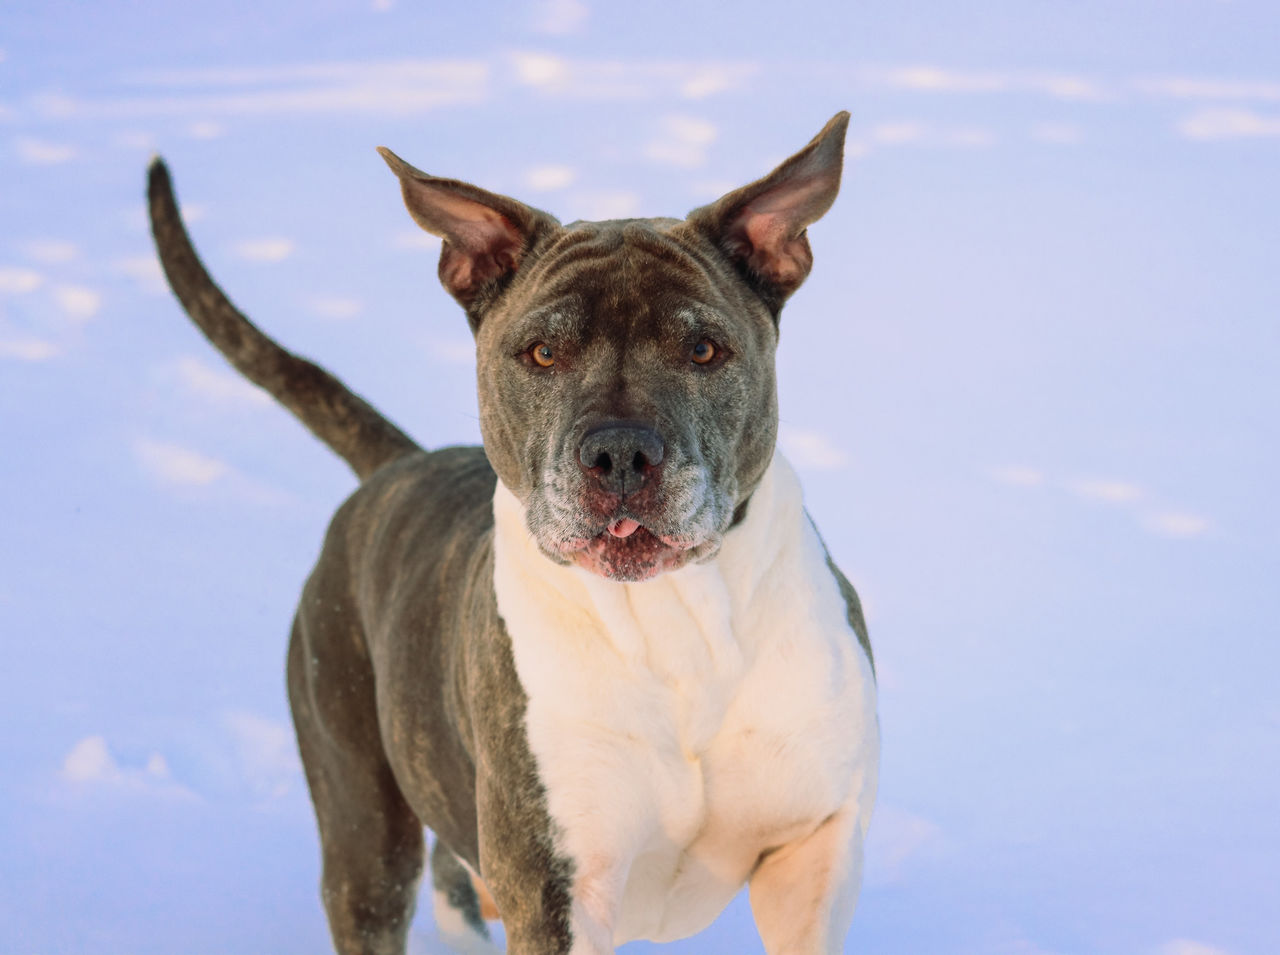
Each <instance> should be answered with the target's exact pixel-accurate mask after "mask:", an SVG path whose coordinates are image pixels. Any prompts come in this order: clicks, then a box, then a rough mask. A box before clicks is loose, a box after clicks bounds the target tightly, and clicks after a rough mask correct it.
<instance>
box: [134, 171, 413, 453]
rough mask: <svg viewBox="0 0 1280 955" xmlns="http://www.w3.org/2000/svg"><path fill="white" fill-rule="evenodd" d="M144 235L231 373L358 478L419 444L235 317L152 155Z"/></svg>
mask: <svg viewBox="0 0 1280 955" xmlns="http://www.w3.org/2000/svg"><path fill="white" fill-rule="evenodd" d="M147 202H148V205H149V207H150V210H151V232H152V235H154V236H155V240H156V251H158V252H159V253H160V264H161V265H162V266H164V274H165V276H166V277H167V278H168V279H169V287H170V288H172V289H173V293H174V294H175V295H176V296H178V301H179V302H181V303H182V307H183V308H184V309H186V311H187V314H188V315H190V316H191V318H192V320H193V321H194V322H195V323H196V325H198V326H199V327H200V330H201V331H202V332H204V334H205V337H206V338H208V339H209V341H211V342H213V344H214V346H215V347H216V348H217V349H218V351H220V352H222V354H223V355H225V356H226V357H227V360H228V361H230V362H231V364H232V365H234V366H235V368H236V370H237V371H239V372H240V373H241V374H242V375H244V376H245V377H246V378H248V379H249V380H250V381H252V382H253V383H254V384H255V385H258V386H260V387H262V388H265V389H266V390H267V391H268V392H270V393H271V394H272V395H273V396H274V397H275V399H276V400H277V401H279V402H280V403H281V404H282V405H284V406H285V407H286V408H288V409H289V410H290V411H292V412H293V413H294V414H295V415H297V417H298V419H299V420H300V421H301V422H302V423H303V424H305V425H306V426H307V427H308V428H309V429H310V430H311V433H312V434H314V435H315V436H316V437H317V438H319V439H320V440H321V441H323V442H324V443H325V444H327V445H328V446H329V447H331V448H332V449H333V450H334V451H336V452H337V453H338V454H339V455H341V456H342V458H343V460H345V461H346V462H347V464H349V465H351V468H352V470H354V471H355V472H356V474H358V475H359V476H360V477H361V478H366V477H368V476H369V475H370V474H372V473H373V472H374V471H376V470H378V468H380V467H382V465H384V464H386V463H387V462H388V461H392V460H394V459H396V458H398V457H400V456H402V455H404V454H408V453H409V452H411V451H416V450H419V448H418V445H417V444H416V443H415V442H414V440H413V439H412V438H410V437H409V436H408V435H407V434H405V433H404V432H403V431H401V430H400V429H399V428H397V427H396V426H395V425H393V424H392V423H391V422H390V421H388V420H387V419H386V418H384V417H383V416H382V415H380V414H379V413H378V412H377V411H375V410H374V409H373V407H372V406H370V405H369V404H368V403H367V402H366V401H365V400H364V399H363V398H361V397H360V396H359V395H356V394H354V393H353V392H352V391H351V390H350V389H348V388H347V386H346V385H344V384H343V383H342V382H340V381H339V380H338V379H337V378H335V377H333V375H331V374H329V373H328V372H327V371H325V370H324V369H323V368H321V367H320V366H319V365H316V364H313V363H312V362H309V361H307V360H306V359H305V358H299V357H298V356H297V355H294V354H292V353H291V352H288V351H286V350H285V349H284V348H282V347H281V346H280V345H278V344H277V343H276V342H274V341H272V340H271V339H270V338H268V337H267V336H266V335H264V334H263V333H262V332H261V331H259V330H258V328H257V327H256V326H255V325H254V324H253V323H252V322H250V321H249V320H248V319H247V318H245V317H244V315H242V314H241V313H240V312H239V310H237V309H236V307H235V306H234V305H232V304H231V302H230V300H229V299H228V298H227V297H226V295H224V294H223V292H222V289H220V288H218V286H217V285H215V284H214V281H213V279H212V278H210V277H209V273H208V272H207V271H205V267H204V265H203V264H201V262H200V258H199V256H197V255H196V250H195V248H194V247H193V246H192V244H191V237H190V236H188V235H187V230H186V226H184V225H183V223H182V215H181V214H180V213H179V212H178V203H177V201H176V200H175V199H174V197H173V185H172V183H171V182H170V179H169V170H168V168H167V167H166V166H165V164H164V160H162V159H161V158H160V157H159V156H157V157H156V158H155V159H154V160H152V162H151V168H150V170H149V171H148V176H147Z"/></svg>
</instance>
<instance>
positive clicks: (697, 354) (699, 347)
mask: <svg viewBox="0 0 1280 955" xmlns="http://www.w3.org/2000/svg"><path fill="white" fill-rule="evenodd" d="M715 357H716V346H715V345H713V344H711V342H709V341H706V340H705V339H704V340H703V341H700V342H698V344H696V345H694V346H693V363H694V364H695V365H707V364H710V362H711V359H713V358H715Z"/></svg>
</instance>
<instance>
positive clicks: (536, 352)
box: [529, 342, 556, 368]
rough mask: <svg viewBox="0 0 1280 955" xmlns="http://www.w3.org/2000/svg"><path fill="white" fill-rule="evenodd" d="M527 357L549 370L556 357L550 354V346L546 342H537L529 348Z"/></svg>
mask: <svg viewBox="0 0 1280 955" xmlns="http://www.w3.org/2000/svg"><path fill="white" fill-rule="evenodd" d="M529 356H530V357H531V358H532V359H533V360H534V361H535V362H536V363H537V364H538V365H539V366H541V367H542V368H550V367H551V366H552V365H554V364H555V363H556V356H555V355H554V354H552V351H551V346H550V345H548V344H547V343H546V342H538V344H536V345H534V346H533V347H532V348H530V349H529Z"/></svg>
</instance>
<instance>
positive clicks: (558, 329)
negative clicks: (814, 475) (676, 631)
mask: <svg viewBox="0 0 1280 955" xmlns="http://www.w3.org/2000/svg"><path fill="white" fill-rule="evenodd" d="M848 119H849V116H848V114H847V113H840V114H839V115H837V116H836V117H834V118H833V119H832V120H831V122H829V123H828V124H827V125H826V127H825V128H824V129H823V130H822V132H820V133H819V134H818V135H817V136H816V137H815V138H814V139H813V141H812V142H810V143H809V145H807V146H806V147H805V148H804V149H802V150H800V152H798V153H796V154H795V155H794V156H792V157H791V158H790V159H788V160H787V161H786V162H784V163H783V164H782V165H781V166H779V167H778V168H777V169H775V170H774V171H773V172H772V173H770V174H769V175H768V176H765V177H764V178H763V179H760V180H758V181H756V182H753V183H751V184H750V185H747V186H744V187H742V188H741V189H737V190H734V191H733V192H730V193H729V194H728V195H726V196H724V197H722V198H721V199H719V200H717V201H716V202H713V203H712V204H711V205H708V206H703V207H702V208H700V209H696V210H694V211H693V212H692V213H690V214H689V216H688V218H687V219H683V220H680V219H623V220H616V221H609V222H575V223H571V224H570V225H567V226H562V225H561V224H560V223H559V222H557V221H556V220H555V219H554V218H552V217H551V216H550V215H548V214H547V213H545V212H541V211H539V210H537V209H533V208H531V207H529V206H526V205H524V204H523V203H520V202H517V201H516V200H514V199H509V198H507V197H505V196H499V195H495V194H493V193H489V192H485V191H483V190H481V189H477V188H476V187H475V186H472V185H468V184H467V183H464V182H458V181H457V180H452V179H440V178H437V177H435V176H429V175H427V174H426V173H423V172H420V171H418V170H417V169H414V168H413V167H412V166H410V165H409V164H408V163H405V162H404V161H403V160H401V159H400V158H399V157H397V156H396V155H395V154H393V153H392V152H390V151H389V150H386V149H383V150H380V151H381V153H382V156H383V158H384V159H385V160H386V161H387V164H388V165H390V166H391V168H392V170H393V171H394V172H395V173H396V175H397V176H398V177H399V179H400V184H401V188H402V190H403V192H404V199H405V204H406V205H407V206H408V207H409V212H410V214H411V215H412V216H413V218H414V220H415V221H416V222H417V223H418V224H419V225H420V226H422V228H424V229H426V230H427V231H428V232H430V233H432V234H433V235H437V236H440V237H441V239H442V240H443V247H442V251H441V255H440V269H439V271H440V280H441V282H442V283H443V284H444V286H445V288H446V289H447V290H448V291H449V292H450V294H452V295H453V296H454V298H456V299H457V300H458V301H459V302H460V303H461V304H462V306H463V308H464V309H465V310H466V312H467V319H468V321H469V322H470V324H471V329H472V331H473V332H474V333H475V336H476V342H477V371H478V377H479V385H480V426H481V431H482V432H483V434H484V446H485V451H486V453H487V454H488V456H489V460H490V462H491V463H492V464H493V467H494V470H495V471H496V472H497V473H498V477H499V478H500V479H501V480H502V482H503V483H504V484H505V485H506V486H507V487H508V488H510V489H511V491H512V492H514V493H515V495H516V496H517V497H518V498H519V499H520V500H521V501H522V502H523V504H524V505H525V509H526V513H527V516H528V524H529V531H530V532H531V533H532V534H533V535H534V537H535V539H536V540H537V542H538V545H539V547H540V549H541V550H542V552H543V553H545V554H546V555H547V556H548V557H550V558H551V559H552V560H555V561H558V562H561V563H566V564H568V563H575V564H578V565H579V566H581V567H584V568H586V569H588V570H590V571H592V572H594V573H597V574H600V575H602V576H604V577H608V578H611V579H614V580H620V581H637V580H645V579H647V578H649V577H652V576H654V575H656V574H659V573H662V572H664V571H667V570H673V569H675V568H677V567H680V566H683V565H684V564H685V563H687V562H689V561H696V560H702V559H706V558H709V557H711V556H713V555H714V554H715V553H716V552H717V551H718V550H719V548H720V543H721V541H722V540H723V537H724V534H725V532H726V531H727V530H728V529H729V527H730V526H731V525H732V524H733V522H734V520H735V514H738V513H739V512H740V509H741V508H743V507H745V506H746V501H747V499H748V497H749V496H750V495H751V492H752V491H753V490H754V489H755V487H756V485H757V483H758V482H759V481H760V478H761V476H762V475H763V474H764V471H765V469H766V468H767V467H768V464H769V461H770V459H771V458H772V456H773V448H774V442H775V440H776V437H777V420H778V410H777V398H776V390H775V385H774V350H775V347H776V345H777V339H778V316H779V312H780V311H781V308H782V305H783V303H784V302H785V301H786V299H787V297H788V296H789V295H790V294H791V293H792V292H794V291H795V290H796V289H797V288H798V287H799V285H800V283H801V282H803V281H804V279H805V277H806V276H807V275H808V273H809V267H810V265H811V263H812V260H813V257H812V254H811V253H810V251H809V243H808V240H807V239H806V238H805V229H806V228H807V227H808V226H809V224H810V223H812V222H815V221H817V220H818V219H819V218H820V217H821V216H822V215H823V214H824V213H825V212H826V211H827V209H829V208H830V207H831V203H832V202H833V201H834V200H835V197H836V192H837V190H838V189H839V186H840V171H841V162H842V154H843V148H844V134H845V128H846V126H847V124H848Z"/></svg>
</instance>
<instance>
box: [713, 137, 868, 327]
mask: <svg viewBox="0 0 1280 955" xmlns="http://www.w3.org/2000/svg"><path fill="white" fill-rule="evenodd" d="M848 126H849V114H848V113H847V112H841V113H837V114H836V115H835V116H833V117H832V118H831V121H830V122H829V123H827V125H826V126H824V127H823V128H822V132H820V133H818V135H817V136H815V137H814V138H813V140H812V141H811V142H810V143H809V145H807V146H805V147H804V149H802V150H800V151H799V152H798V153H796V154H795V155H794V156H792V157H791V158H790V159H788V160H787V161H786V162H784V163H783V164H782V165H781V166H779V167H778V168H777V169H775V170H774V171H773V172H771V173H769V175H767V176H765V177H764V178H763V179H759V180H757V181H755V182H753V183H751V184H750V185H748V186H743V187H742V188H741V189H735V190H734V191H733V192H731V193H729V194H728V195H726V196H722V197H721V198H720V199H717V200H716V201H715V202H713V203H712V204H711V205H709V206H703V207H702V208H700V209H695V210H694V211H693V212H691V213H689V217H688V221H689V223H690V224H692V225H693V226H695V227H696V228H698V229H699V230H700V231H702V232H703V233H704V234H705V235H707V236H708V237H709V238H710V239H711V240H712V241H713V242H715V243H716V245H718V246H719V247H720V248H721V249H722V250H724V252H725V253H726V254H727V255H728V256H729V258H730V259H732V260H733V262H734V264H735V265H737V267H738V268H739V270H740V271H741V272H742V273H743V275H745V276H746V278H747V280H748V281H750V282H751V283H752V285H753V286H754V287H755V289H756V291H757V292H759V294H760V297H761V298H763V299H764V300H765V303H766V304H767V305H768V306H769V307H770V308H771V309H772V310H773V311H774V313H775V314H776V313H777V311H778V310H779V309H780V308H782V303H783V302H785V301H786V300H787V297H788V296H789V295H790V294H791V293H792V292H794V291H795V290H796V289H797V288H799V287H800V283H801V282H803V281H804V280H805V278H806V277H807V276H808V274H809V269H810V267H811V266H812V265H813V253H812V252H811V251H810V250H809V240H808V239H807V238H805V234H804V233H805V229H806V228H807V227H808V226H809V225H810V224H811V223H814V222H817V221H818V220H819V219H821V218H822V217H823V215H825V214H826V211H827V210H828V209H830V208H831V204H832V203H833V202H835V198H836V193H837V192H839V191H840V170H841V166H842V165H843V162H844V135H845V130H846V129H847V128H848Z"/></svg>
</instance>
